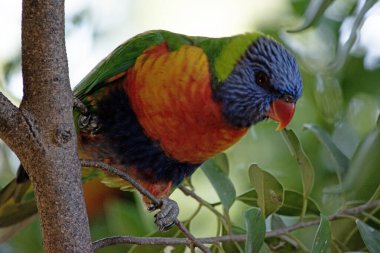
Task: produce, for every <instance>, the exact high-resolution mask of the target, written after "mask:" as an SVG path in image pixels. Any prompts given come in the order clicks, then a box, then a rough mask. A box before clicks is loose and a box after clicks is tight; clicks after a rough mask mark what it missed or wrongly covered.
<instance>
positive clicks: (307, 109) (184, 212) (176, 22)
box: [0, 0, 380, 253]
mask: <svg viewBox="0 0 380 253" xmlns="http://www.w3.org/2000/svg"><path fill="white" fill-rule="evenodd" d="M313 2H314V3H316V2H330V1H313ZM308 4H309V1H305V0H286V1H285V0H283V1H278V0H266V1H260V0H255V1H252V0H251V1H248V0H229V1H227V0H222V1H220V0H219V1H217V0H212V1H202V0H193V1H185V0H165V1H155V0H110V1H90V0H68V1H66V18H67V25H66V33H67V42H66V43H67V52H68V59H69V67H70V78H71V83H72V85H73V86H74V85H75V84H76V83H78V82H79V80H80V79H81V78H82V77H84V75H85V74H86V73H87V72H88V71H90V70H91V69H92V68H93V67H94V65H95V64H96V63H97V62H98V61H100V60H101V59H102V58H103V57H105V56H106V55H107V54H108V53H109V52H110V51H111V50H112V49H113V48H115V47H116V46H117V45H118V44H120V43H122V42H123V41H124V40H126V39H128V38H130V37H131V36H133V35H135V34H138V33H140V32H143V31H146V30H151V29H166V30H171V31H174V32H179V33H184V34H188V35H202V36H209V37H212V36H227V35H232V34H236V33H242V32H248V31H254V30H260V31H263V32H265V33H268V34H271V35H272V36H273V37H275V38H277V39H278V40H280V41H282V43H284V44H285V45H286V46H287V47H288V48H289V49H290V50H291V51H292V52H294V54H295V55H296V57H297V59H298V61H299V63H300V67H301V72H302V78H303V83H304V93H303V97H302V98H301V99H300V101H299V102H298V103H297V111H296V114H295V116H294V118H293V120H292V122H291V124H290V125H289V127H288V128H290V129H292V130H293V131H294V132H295V133H296V135H297V136H298V138H299V139H300V141H301V143H302V145H303V148H304V151H305V153H306V154H307V155H308V157H309V158H310V160H311V162H312V164H313V167H314V170H315V182H314V187H313V190H312V193H311V197H312V198H313V199H314V200H315V201H316V203H317V204H318V206H319V207H320V210H321V211H322V213H324V214H327V215H328V214H332V213H334V212H336V211H337V210H339V209H340V208H344V207H346V206H347V205H348V204H350V203H362V202H363V201H367V200H368V199H369V198H371V197H373V198H379V196H378V193H377V195H376V194H375V190H376V189H377V187H378V186H379V183H380V174H379V171H380V162H379V163H377V162H378V161H379V158H378V156H379V155H380V146H379V145H378V142H377V143H375V144H371V143H370V144H368V142H369V141H368V138H370V137H371V136H370V137H368V135H369V134H371V133H373V131H375V130H374V129H376V126H377V124H378V118H379V113H380V69H379V67H380V32H379V28H378V27H379V24H380V3H378V2H377V1H354V0H336V1H333V3H332V4H331V5H330V6H329V7H328V9H327V10H326V11H325V12H322V13H320V14H321V15H318V16H319V19H318V21H317V22H313V23H312V26H311V27H310V28H308V29H306V30H304V31H301V32H297V33H289V32H287V30H291V29H295V28H298V27H301V26H302V24H304V22H307V20H308V17H311V16H313V15H312V14H313V13H311V12H312V11H313V10H314V11H316V10H318V8H317V7H314V8H311V9H308V11H306V9H307V6H308ZM305 11H306V16H305V15H304V14H305ZM322 14H323V15H322ZM20 17H21V1H2V2H1V3H0V31H1V32H2V34H3V36H1V37H2V38H1V40H0V89H1V91H2V92H4V93H5V94H6V96H7V97H9V98H11V99H12V101H13V102H14V103H16V104H17V103H18V101H20V98H21V97H22V78H21V73H20V69H21V66H20V47H21V43H20V32H21V30H20V29H21V28H20ZM305 20H306V21H305ZM305 124H314V125H317V126H319V127H320V128H321V129H323V130H324V131H325V132H326V133H327V134H328V136H329V137H331V140H332V141H333V143H334V144H335V145H336V147H338V148H339V149H340V150H341V151H342V153H343V155H344V156H346V157H347V158H348V159H349V160H350V166H349V168H350V170H351V171H349V172H346V176H345V177H344V178H343V181H344V182H343V183H342V184H341V185H343V186H342V188H343V190H344V192H345V194H338V193H337V194H335V193H334V187H335V186H336V185H337V184H338V183H339V177H338V176H337V173H336V169H337V163H336V160H334V156H332V155H331V150H329V149H328V148H326V145H324V144H323V143H321V142H320V141H319V140H318V138H317V137H316V135H315V134H313V132H312V131H310V130H304V125H305ZM275 127H276V126H275V123H273V122H269V121H268V122H263V123H260V124H259V125H257V126H254V127H253V128H252V129H251V130H250V131H249V133H248V134H247V135H246V136H245V137H244V138H243V139H242V140H241V141H240V142H239V143H238V144H236V145H235V146H234V147H232V148H231V149H230V150H228V151H227V152H226V154H227V157H228V160H229V167H230V168H229V176H230V178H231V181H232V183H233V184H234V186H235V188H236V192H237V195H240V194H242V193H244V192H246V191H247V190H249V189H250V188H252V186H251V184H250V181H249V177H248V168H249V166H250V165H251V164H252V163H257V164H258V165H259V166H260V167H261V168H263V169H264V170H265V171H267V172H269V173H270V174H272V175H273V176H274V177H275V178H276V179H277V180H278V181H279V182H280V183H281V184H282V185H283V187H284V188H285V189H288V190H294V191H297V192H302V179H301V176H300V172H299V169H298V166H297V162H296V160H295V159H294V158H293V157H292V155H291V153H290V152H289V149H288V147H287V145H286V143H285V142H284V139H283V138H282V136H281V134H280V133H279V132H276V131H274V130H275ZM364 140H367V142H366V143H367V144H368V145H367V144H366V143H365V145H367V146H368V147H369V148H368V150H366V149H365V148H363V145H364V144H363V145H361V147H362V148H361V151H360V152H361V153H363V154H358V153H360V152H359V151H358V147H359V146H360V143H362V142H363V141H364ZM376 148H378V149H376ZM366 155H367V156H366ZM360 159H362V160H365V162H367V163H365V162H361V163H360V162H359V161H358V160H360ZM363 164H364V165H365V167H363V166H364V165H363ZM362 165H363V166H362ZM17 166H18V162H17V158H16V157H15V156H14V155H13V154H12V152H11V151H10V150H8V149H7V147H6V146H5V145H4V144H3V143H1V142H0V185H1V186H3V185H5V184H6V183H7V182H9V181H10V179H11V178H13V177H14V175H15V171H16V169H17ZM191 181H192V184H193V185H194V187H195V189H196V192H197V194H198V195H200V196H202V197H203V198H204V199H205V200H207V201H208V202H210V203H215V202H219V201H220V200H219V199H218V195H217V194H216V192H215V191H214V190H210V189H212V185H211V184H210V182H209V181H208V179H207V177H206V176H205V175H204V173H203V171H202V170H198V171H197V172H196V173H195V174H194V175H193V176H192V180H191ZM85 190H86V196H87V204H88V212H89V216H90V223H91V232H92V237H93V239H99V238H102V237H105V236H112V235H137V236H143V235H146V234H149V233H153V232H154V231H155V227H154V224H153V215H152V214H149V213H147V212H146V211H145V207H144V206H143V205H142V204H141V201H140V197H139V196H138V195H136V194H135V193H124V192H120V191H117V190H110V189H106V188H105V187H103V186H102V185H101V184H99V183H96V182H92V183H88V184H86V185H85ZM335 192H336V191H335ZM374 194H375V195H374ZM172 197H173V199H174V200H176V201H177V202H178V204H179V206H180V220H186V219H188V218H189V217H190V216H191V215H192V214H193V213H194V211H195V210H196V209H197V207H198V205H197V203H196V202H195V201H193V200H192V199H191V198H189V197H187V196H184V195H183V194H182V193H181V192H180V191H176V192H175V193H174V194H173V195H172ZM218 208H219V207H218ZM245 209H247V205H246V204H243V203H241V202H238V201H235V203H234V204H233V206H232V208H231V211H230V216H231V220H232V221H233V222H234V224H236V225H237V226H241V227H243V223H244V221H243V211H244V210H245ZM220 210H221V209H220ZM373 215H374V216H376V215H377V217H378V216H379V214H378V213H377V214H376V213H375V214H373ZM375 221H376V219H375ZM377 221H379V220H377ZM289 222H291V220H290V221H289ZM205 224H207V225H205ZM216 224H217V219H216V218H215V217H214V216H213V215H212V213H211V212H210V211H208V210H207V209H204V208H203V209H202V210H201V211H200V213H199V214H198V215H197V216H196V218H195V219H194V220H192V222H191V224H190V229H191V231H192V232H193V233H194V235H196V236H212V235H215V233H216V230H217V228H216V227H217V225H216ZM371 225H372V226H373V227H375V228H377V229H379V226H380V224H378V223H376V222H373V223H371ZM315 229H316V228H315V227H312V228H308V229H303V230H300V231H297V232H296V233H294V234H293V235H294V237H295V238H297V240H299V241H300V244H303V245H304V247H301V249H297V250H299V252H303V251H302V250H304V251H305V249H310V247H311V243H312V240H313V236H314V232H315ZM332 229H333V232H334V237H335V238H334V240H333V243H334V245H333V246H332V247H331V251H332V252H345V251H359V250H361V249H363V248H364V244H363V242H362V240H361V239H360V237H358V233H357V230H356V228H355V225H354V223H353V221H350V220H348V221H342V222H335V223H333V225H332ZM341 244H343V245H341ZM129 248H130V247H129V246H114V247H109V248H105V249H101V250H98V251H97V252H102V253H107V252H126V250H127V249H129ZM302 248H303V249H302ZM144 250H145V251H144V252H158V251H157V250H156V249H152V248H144ZM286 250H288V251H279V252H296V249H294V248H293V249H291V250H289V249H286ZM272 251H274V252H276V251H275V250H273V248H272ZM0 252H9V253H13V252H17V253H29V252H42V243H41V235H40V227H39V223H38V220H35V221H34V222H33V223H32V224H30V225H29V226H27V227H26V228H25V229H24V230H23V231H22V232H21V233H19V234H17V235H16V236H14V237H13V238H12V239H11V240H10V241H8V242H6V243H4V244H1V245H0ZM134 252H137V251H134ZM166 252H170V251H169V249H167V251H166ZM297 252H298V251H297ZM379 252H380V249H379Z"/></svg>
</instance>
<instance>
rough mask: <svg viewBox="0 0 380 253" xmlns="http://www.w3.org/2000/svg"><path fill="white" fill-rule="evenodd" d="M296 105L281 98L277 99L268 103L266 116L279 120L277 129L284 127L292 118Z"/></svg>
mask: <svg viewBox="0 0 380 253" xmlns="http://www.w3.org/2000/svg"><path fill="white" fill-rule="evenodd" d="M295 110H296V105H295V104H294V103H291V102H290V103H289V102H286V101H284V100H282V99H277V100H275V101H273V102H272V103H271V104H270V109H269V112H268V117H269V118H271V119H272V120H274V121H277V122H279V124H278V127H277V129H276V130H277V131H279V130H282V129H284V128H285V127H286V126H287V125H288V124H289V122H290V121H291V120H292V118H293V115H294V112H295Z"/></svg>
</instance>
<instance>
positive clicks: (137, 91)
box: [0, 30, 302, 230]
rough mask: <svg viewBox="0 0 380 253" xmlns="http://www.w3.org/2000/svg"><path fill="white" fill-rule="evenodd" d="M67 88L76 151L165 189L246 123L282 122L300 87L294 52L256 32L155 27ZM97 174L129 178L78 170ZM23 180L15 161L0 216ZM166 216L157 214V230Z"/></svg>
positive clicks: (162, 192)
mask: <svg viewBox="0 0 380 253" xmlns="http://www.w3.org/2000/svg"><path fill="white" fill-rule="evenodd" d="M73 94H74V96H75V98H77V99H78V100H79V101H80V102H81V103H82V104H83V105H84V107H85V110H80V109H79V108H78V107H74V109H73V116H74V123H75V126H76V130H77V145H78V155H79V158H80V159H86V160H94V161H102V162H104V163H107V164H109V165H112V166H114V167H115V168H117V169H120V170H122V171H124V172H127V173H128V174H129V175H130V176H131V177H132V178H133V179H134V180H136V181H137V182H138V183H139V184H140V185H142V186H143V187H144V188H145V189H147V190H148V191H149V192H151V193H152V194H153V195H154V196H156V197H157V198H159V199H165V198H168V197H169V196H170V194H171V193H172V192H173V191H174V189H175V188H176V187H177V186H178V185H179V184H180V183H181V182H182V181H183V180H184V179H185V178H187V177H189V176H191V175H192V173H193V172H194V171H195V170H196V169H197V168H198V167H200V165H202V163H204V162H205V161H207V160H208V159H210V158H212V157H213V156H215V155H217V154H218V153H221V152H223V151H224V150H226V149H227V148H229V147H231V146H232V145H233V144H234V143H236V142H237V141H238V140H239V139H241V138H242V137H243V136H244V135H245V134H246V133H247V131H248V129H249V128H250V127H251V126H253V125H255V124H257V123H259V122H261V121H264V120H266V119H271V120H273V121H275V122H278V127H277V130H281V129H284V128H285V127H286V126H287V125H288V124H289V122H290V121H291V119H292V118H293V115H294V113H295V108H296V102H297V101H298V99H299V98H300V97H301V95H302V79H301V74H300V71H299V67H298V64H297V61H296V59H295V57H294V56H293V55H292V53H291V52H290V51H288V50H287V49H286V48H285V47H284V46H283V45H281V44H280V43H279V42H277V41H276V40H274V39H273V38H271V37H270V36H268V35H265V34H263V33H260V32H250V33H245V34H239V35H234V36H230V37H220V38H208V37H200V36H186V35H182V34H178V33H173V32H169V31H164V30H155V31H148V32H145V33H142V34H139V35H136V36H135V37H133V38H131V39H129V40H127V41H126V42H125V43H123V44H121V45H120V46H119V47H117V48H116V49H115V50H114V51H113V52H111V54H109V55H108V56H107V57H106V58H105V59H103V60H102V61H101V62H100V63H99V64H98V65H96V66H95V68H94V69H93V70H92V71H91V72H90V73H89V74H88V75H86V76H85V77H84V78H83V80H82V81H80V82H79V84H78V85H77V86H76V87H75V88H74V90H73ZM97 177H101V178H102V181H103V182H104V183H105V184H106V185H108V186H110V187H120V188H121V189H129V188H130V185H129V183H128V182H126V181H124V180H122V179H120V178H117V177H115V176H112V175H109V174H107V173H104V172H102V171H100V170H96V169H90V168H88V169H83V180H90V179H92V178H97ZM26 184H29V185H30V182H29V179H28V175H27V173H26V171H25V170H24V169H23V168H22V166H20V169H19V171H18V174H17V178H16V179H15V180H14V181H12V182H11V183H9V184H8V186H6V187H5V188H3V190H2V191H1V193H0V225H1V223H2V222H1V217H2V216H4V215H2V213H4V212H6V210H7V208H8V209H9V206H10V204H9V202H10V201H9V200H10V199H12V201H11V202H12V203H13V204H14V203H20V202H21V200H22V199H23V197H22V196H20V195H28V194H27V193H28V192H29V190H27V188H28V187H27V186H26ZM16 188H17V190H15V189H16ZM24 198H25V196H24ZM31 198H32V197H29V198H27V199H31ZM146 202H147V204H149V203H148V202H149V201H148V200H146ZM7 203H8V205H6V204H7ZM26 203H28V202H26ZM164 203H166V202H164ZM19 209H21V208H18V209H17V210H19ZM9 210H16V209H12V208H10V209H9ZM35 212H37V209H36V208H32V210H31V211H29V212H25V211H24V216H22V217H23V218H24V217H29V216H30V215H31V214H33V213H35ZM8 215H9V214H8ZM161 218H163V217H161ZM8 223H9V221H8ZM8 223H7V222H6V225H9V224H8ZM172 223H173V222H172V221H170V219H162V221H160V220H158V221H156V224H157V225H158V226H159V229H160V230H165V229H166V228H168V227H170V226H171V225H172Z"/></svg>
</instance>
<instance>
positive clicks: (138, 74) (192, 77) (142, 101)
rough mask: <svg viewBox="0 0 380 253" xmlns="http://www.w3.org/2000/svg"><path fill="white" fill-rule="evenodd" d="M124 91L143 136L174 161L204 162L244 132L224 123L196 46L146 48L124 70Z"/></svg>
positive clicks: (201, 56)
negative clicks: (171, 49)
mask: <svg viewBox="0 0 380 253" xmlns="http://www.w3.org/2000/svg"><path fill="white" fill-rule="evenodd" d="M124 89H125V91H126V92H127V94H128V96H129V99H130V104H131V107H132V109H133V111H134V112H135V114H136V117H137V119H138V121H139V123H140V124H141V126H142V127H143V129H144V131H145V133H146V135H147V136H148V137H150V138H151V139H152V140H154V141H157V142H159V143H160V145H161V147H162V149H163V150H164V152H165V153H166V154H167V155H168V156H170V157H172V158H174V159H176V160H178V161H181V162H188V163H194V164H196V163H202V162H204V161H205V160H207V159H209V158H210V157H212V156H213V155H215V154H217V153H219V152H221V151H223V150H225V149H227V148H228V147H230V146H231V145H232V144H233V143H235V142H236V141H238V140H239V139H240V138H241V137H242V136H243V135H244V134H245V133H246V131H247V129H246V128H244V129H236V128H233V127H232V126H230V125H229V124H228V123H226V122H225V120H224V118H223V116H222V114H221V110H220V105H219V104H218V103H217V102H215V101H214V99H213V97H212V89H211V85H210V72H209V66H208V61H207V56H206V55H205V54H204V52H203V50H202V49H200V48H198V47H194V46H189V45H184V46H182V47H181V48H179V49H178V50H176V51H172V52H170V51H169V50H168V48H167V45H166V44H161V45H158V46H155V47H153V48H150V49H148V50H146V51H145V52H144V54H142V55H141V56H140V57H139V58H138V59H137V60H136V63H135V65H134V67H133V68H131V69H129V70H128V72H127V78H126V80H125V82H124Z"/></svg>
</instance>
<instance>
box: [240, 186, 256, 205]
mask: <svg viewBox="0 0 380 253" xmlns="http://www.w3.org/2000/svg"><path fill="white" fill-rule="evenodd" d="M236 199H237V200H239V201H241V202H243V203H245V204H247V205H249V206H255V207H258V205H257V192H256V190H255V189H252V190H249V191H247V192H245V193H243V194H241V195H239V196H238V197H236Z"/></svg>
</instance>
